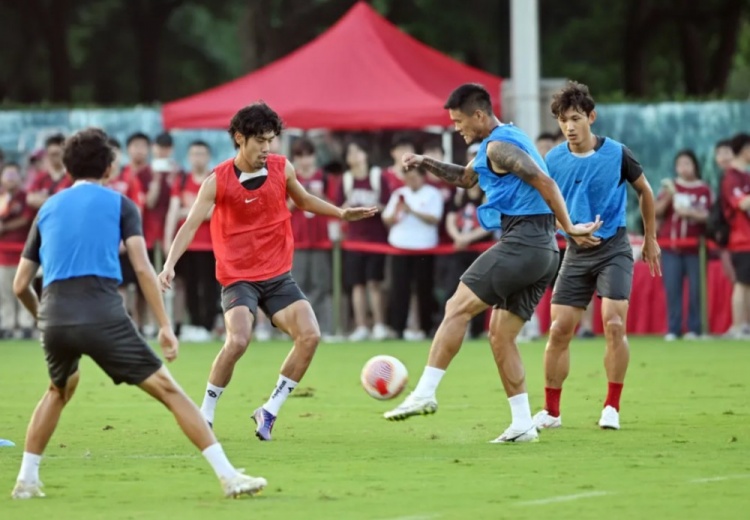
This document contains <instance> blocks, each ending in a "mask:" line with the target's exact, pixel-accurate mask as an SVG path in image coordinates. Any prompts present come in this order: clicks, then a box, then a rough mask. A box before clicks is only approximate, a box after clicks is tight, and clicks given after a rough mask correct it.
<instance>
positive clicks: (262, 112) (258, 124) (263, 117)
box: [229, 101, 284, 148]
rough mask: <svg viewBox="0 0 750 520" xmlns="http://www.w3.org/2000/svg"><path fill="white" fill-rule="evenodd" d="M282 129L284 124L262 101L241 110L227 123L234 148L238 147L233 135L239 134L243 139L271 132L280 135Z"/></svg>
mask: <svg viewBox="0 0 750 520" xmlns="http://www.w3.org/2000/svg"><path fill="white" fill-rule="evenodd" d="M283 129H284V123H283V122H282V121H281V117H279V114H277V113H276V112H274V110H273V109H272V108H271V107H269V106H268V105H266V103H265V102H263V101H258V102H257V103H253V104H252V105H248V106H246V107H244V108H241V109H240V110H239V111H238V112H237V113H236V114H234V117H232V121H230V123H229V136H230V137H231V138H232V142H233V143H234V146H235V148H238V147H239V145H238V144H237V142H236V141H235V140H234V134H235V133H237V132H239V133H240V134H241V135H243V136H244V137H245V138H248V137H252V136H256V135H263V134H265V133H268V132H273V133H274V135H279V134H281V131H282V130H283Z"/></svg>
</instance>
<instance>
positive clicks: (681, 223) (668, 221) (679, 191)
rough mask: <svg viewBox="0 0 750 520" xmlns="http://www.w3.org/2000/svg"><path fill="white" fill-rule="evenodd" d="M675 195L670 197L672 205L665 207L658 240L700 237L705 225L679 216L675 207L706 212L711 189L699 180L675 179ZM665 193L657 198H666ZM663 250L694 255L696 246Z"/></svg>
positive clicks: (709, 201)
mask: <svg viewBox="0 0 750 520" xmlns="http://www.w3.org/2000/svg"><path fill="white" fill-rule="evenodd" d="M674 188H675V193H674V194H673V195H672V204H671V205H669V206H668V207H667V210H666V212H665V213H664V217H663V219H662V223H661V227H659V238H662V239H665V240H676V239H681V238H696V239H697V238H698V237H700V236H702V235H703V234H704V232H705V229H706V224H705V223H701V222H695V221H693V220H690V219H689V218H686V217H682V216H680V215H679V214H678V213H677V212H676V211H675V206H678V207H679V206H681V207H684V208H692V209H698V210H703V211H708V209H709V208H710V207H711V203H712V195H711V188H709V187H708V184H706V183H705V182H703V181H701V180H696V181H693V182H687V181H683V180H682V179H679V178H678V179H675V181H674ZM666 196H667V194H666V192H662V193H661V194H660V195H659V198H663V197H666ZM665 249H668V250H671V251H675V252H678V253H690V254H694V253H697V252H698V246H695V247H668V246H666V247H665Z"/></svg>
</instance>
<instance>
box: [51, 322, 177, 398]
mask: <svg viewBox="0 0 750 520" xmlns="http://www.w3.org/2000/svg"><path fill="white" fill-rule="evenodd" d="M42 347H43V348H44V353H45V356H46V359H47V370H48V371H49V377H50V379H51V380H52V382H53V383H54V385H55V386H56V387H58V388H64V387H65V385H66V383H67V381H68V378H69V377H70V376H71V375H73V374H74V373H75V372H76V371H77V370H78V361H79V360H80V359H81V356H83V355H86V356H89V357H90V358H91V359H93V360H94V362H95V363H96V364H97V365H99V367H100V368H101V369H102V370H104V372H105V373H106V374H107V375H108V376H109V377H110V378H112V381H114V383H115V384H117V385H119V384H120V383H127V384H129V385H138V384H140V383H142V382H143V381H145V380H146V379H148V378H149V377H150V376H151V375H153V374H154V373H155V372H156V371H157V370H159V369H160V368H161V366H162V362H161V360H160V359H159V358H158V357H157V356H156V354H154V351H153V350H151V347H149V346H148V344H147V343H146V340H144V339H143V337H142V336H141V335H140V334H138V331H137V330H136V328H135V325H134V324H133V322H132V321H131V320H130V318H127V317H126V318H122V319H119V320H116V321H110V322H106V323H91V324H85V325H51V326H48V327H45V329H44V331H42Z"/></svg>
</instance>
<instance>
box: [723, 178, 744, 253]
mask: <svg viewBox="0 0 750 520" xmlns="http://www.w3.org/2000/svg"><path fill="white" fill-rule="evenodd" d="M748 195H750V174H748V173H745V172H743V171H740V170H737V169H735V168H729V169H728V170H727V171H726V172H724V178H723V179H722V181H721V197H722V202H723V205H724V207H723V210H724V216H725V217H726V219H727V222H729V244H728V245H727V249H729V250H730V251H745V252H747V251H750V211H742V210H741V209H740V207H739V204H740V201H741V200H742V199H743V198H744V197H746V196H748Z"/></svg>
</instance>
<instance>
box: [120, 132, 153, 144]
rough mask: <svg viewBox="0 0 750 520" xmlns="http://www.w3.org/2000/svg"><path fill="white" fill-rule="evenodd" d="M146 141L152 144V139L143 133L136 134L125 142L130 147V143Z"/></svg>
mask: <svg viewBox="0 0 750 520" xmlns="http://www.w3.org/2000/svg"><path fill="white" fill-rule="evenodd" d="M138 140H140V141H146V144H151V138H150V137H149V136H147V135H146V134H144V133H143V132H135V133H132V134H130V135H129V136H128V139H127V140H126V141H125V146H130V143H132V142H133V141H138Z"/></svg>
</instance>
